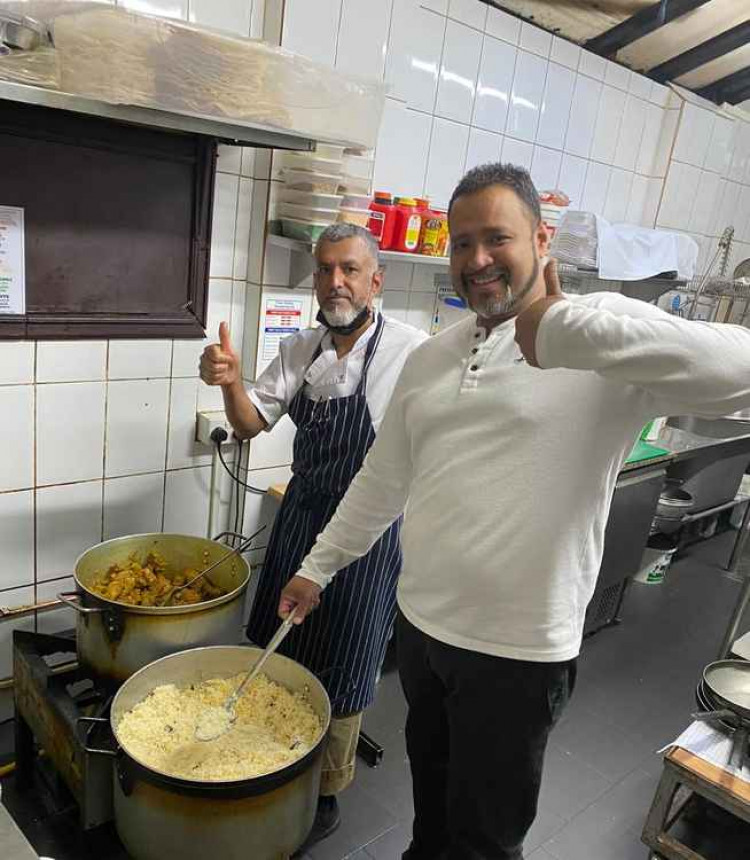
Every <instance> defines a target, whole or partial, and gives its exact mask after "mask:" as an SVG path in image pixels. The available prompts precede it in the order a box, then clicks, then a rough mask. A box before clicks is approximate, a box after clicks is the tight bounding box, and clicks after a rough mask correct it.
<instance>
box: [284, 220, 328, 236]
mask: <svg viewBox="0 0 750 860" xmlns="http://www.w3.org/2000/svg"><path fill="white" fill-rule="evenodd" d="M328 226H330V225H329V224H326V223H317V222H315V221H300V220H299V219H298V218H282V219H281V229H282V231H283V233H284V235H285V236H286V237H287V238H289V239H300V240H301V241H303V242H317V241H318V239H319V237H320V234H321V233H322V232H323V231H324V230H325V228H326V227H328Z"/></svg>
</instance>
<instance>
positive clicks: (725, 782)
mask: <svg viewBox="0 0 750 860" xmlns="http://www.w3.org/2000/svg"><path fill="white" fill-rule="evenodd" d="M693 794H698V795H700V796H701V797H704V798H706V799H707V800H710V801H711V802H712V803H715V804H716V805H717V806H720V807H721V808H722V809H725V810H726V811H727V812H730V813H731V814H732V815H736V816H737V817H738V818H741V819H742V820H743V821H747V822H749V823H750V783H747V782H744V781H743V780H741V779H737V778H736V777H734V776H732V775H731V774H730V773H729V772H728V771H726V770H724V769H723V768H720V767H716V766H715V765H712V764H710V763H709V762H707V761H704V760H703V759H701V758H698V756H696V755H693V754H692V753H689V752H688V751H687V750H683V749H680V748H679V747H672V749H671V750H670V751H669V752H668V753H667V754H666V756H665V757H664V772H663V773H662V776H661V780H660V781H659V785H658V787H657V789H656V794H655V795H654V800H653V803H652V804H651V809H650V810H649V813H648V817H647V818H646V824H645V825H644V827H643V833H642V835H641V840H642V842H644V843H645V844H646V845H648V847H649V848H650V849H652V852H653V853H651V854H649V856H650V857H651V858H652V860H654V859H655V860H705V858H704V857H703V855H702V854H698V853H697V852H695V851H693V850H692V849H690V848H688V847H687V845H685V844H684V843H683V842H680V840H679V839H677V838H676V837H674V836H672V835H671V834H669V833H668V831H669V829H670V828H671V827H672V825H673V824H674V823H675V821H677V819H678V818H679V817H680V815H681V814H682V811H683V810H684V808H685V806H686V804H687V802H688V801H689V800H690V798H691V796H692V795H693Z"/></svg>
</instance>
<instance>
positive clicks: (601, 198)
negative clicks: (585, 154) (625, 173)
mask: <svg viewBox="0 0 750 860" xmlns="http://www.w3.org/2000/svg"><path fill="white" fill-rule="evenodd" d="M610 173H611V168H610V167H607V165H606V164H599V163H598V162H596V161H592V162H590V163H589V168H588V170H587V171H586V184H585V185H584V188H583V206H582V208H583V209H584V210H585V211H586V212H594V213H595V214H596V215H603V214H604V206H605V204H606V202H607V187H608V186H609V177H610Z"/></svg>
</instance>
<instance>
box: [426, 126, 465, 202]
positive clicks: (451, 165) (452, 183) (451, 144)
mask: <svg viewBox="0 0 750 860" xmlns="http://www.w3.org/2000/svg"><path fill="white" fill-rule="evenodd" d="M468 142H469V128H468V126H465V125H459V124H458V123H455V122H450V120H446V119H438V118H437V117H436V118H435V123H434V126H433V129H432V141H431V143H430V157H429V160H428V162H427V179H426V181H425V193H426V194H427V196H428V197H429V198H430V200H432V202H433V203H435V204H436V205H437V206H444V205H447V204H448V201H449V200H450V197H451V194H452V193H453V189H454V188H455V187H456V185H457V183H458V180H459V179H460V178H461V177H462V176H463V172H464V165H465V163H466V148H467V145H468Z"/></svg>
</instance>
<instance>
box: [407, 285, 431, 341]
mask: <svg viewBox="0 0 750 860" xmlns="http://www.w3.org/2000/svg"><path fill="white" fill-rule="evenodd" d="M434 312H435V296H434V295H431V294H430V293H417V292H413V293H410V294H409V310H408V311H407V312H406V322H407V323H409V325H413V326H414V328H418V329H420V330H421V331H423V332H426V333H427V334H429V333H430V329H431V327H432V317H433V315H434Z"/></svg>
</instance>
